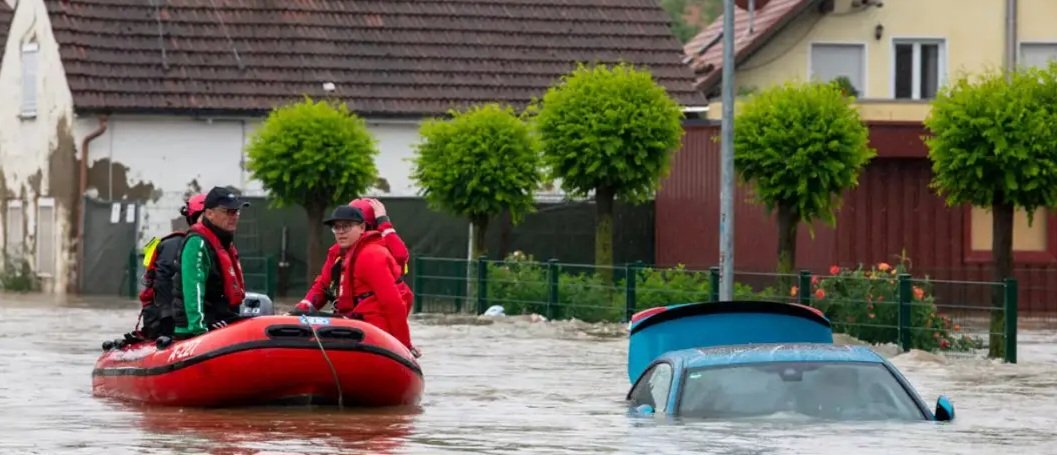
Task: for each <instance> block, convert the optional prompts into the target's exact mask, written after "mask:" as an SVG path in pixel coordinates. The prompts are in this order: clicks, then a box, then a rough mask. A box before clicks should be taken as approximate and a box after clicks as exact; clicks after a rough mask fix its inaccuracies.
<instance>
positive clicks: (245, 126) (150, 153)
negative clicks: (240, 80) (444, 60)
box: [74, 115, 418, 244]
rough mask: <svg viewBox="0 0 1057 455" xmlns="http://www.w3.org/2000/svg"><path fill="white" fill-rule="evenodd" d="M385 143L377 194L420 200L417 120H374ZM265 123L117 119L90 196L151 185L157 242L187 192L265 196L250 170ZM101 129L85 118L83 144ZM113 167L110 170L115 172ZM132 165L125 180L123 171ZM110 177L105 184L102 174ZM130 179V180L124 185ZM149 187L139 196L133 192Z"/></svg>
mask: <svg viewBox="0 0 1057 455" xmlns="http://www.w3.org/2000/svg"><path fill="white" fill-rule="evenodd" d="M368 124H369V127H370V129H371V132H372V133H374V135H375V138H376V139H377V140H378V147H379V155H378V157H377V158H376V166H377V167H378V171H379V174H380V175H381V176H382V177H383V178H385V179H386V180H387V181H388V182H389V184H390V192H389V193H382V192H375V193H374V194H376V195H392V196H414V195H415V191H416V189H415V187H414V185H412V183H411V180H410V177H409V175H410V166H411V164H410V162H409V161H408V159H409V158H410V157H411V156H412V154H413V149H412V144H414V143H415V142H416V141H417V140H418V124H417V123H415V122H389V121H384V122H369V123H368ZM259 125H260V119H253V118H244V119H238V118H224V119H221V118H215V119H200V118H191V117H177V116H145V115H140V116H134V115H119V116H111V117H110V118H109V120H108V126H107V130H106V132H105V133H103V134H102V135H101V136H99V137H97V138H95V139H94V140H93V141H92V142H91V143H90V144H89V156H88V166H89V168H91V169H92V172H91V176H90V179H89V182H90V184H89V190H88V191H89V192H90V194H96V195H98V197H99V198H100V199H103V200H120V199H122V198H131V199H136V198H141V197H144V189H143V188H145V187H146V186H147V185H149V186H150V187H151V191H149V193H152V194H151V195H150V199H151V200H150V202H149V203H148V204H147V205H146V207H145V209H144V210H143V213H142V216H141V218H140V225H141V227H140V236H139V239H137V241H138V242H139V243H140V244H143V243H144V242H146V241H147V240H149V239H150V238H151V237H153V236H158V235H162V234H165V233H167V232H169V230H170V228H171V225H170V223H171V220H172V218H174V217H176V216H179V215H178V210H179V207H180V206H181V205H182V204H183V198H184V194H185V193H186V192H189V191H191V190H192V188H193V187H194V185H195V184H197V188H198V189H200V190H201V191H208V190H209V188H212V187H213V186H223V185H231V186H235V187H237V188H240V189H241V190H242V191H243V192H244V193H246V194H249V195H263V194H264V191H263V188H262V186H261V184H260V182H259V181H256V180H254V179H253V178H252V177H251V176H250V174H249V173H248V172H246V171H244V170H243V169H242V166H243V162H244V160H245V152H244V150H245V144H246V143H247V142H248V141H249V140H250V138H251V135H252V133H253V131H254V130H255V129H256V128H257V127H258V126H259ZM98 126H99V120H98V119H97V118H96V117H89V116H84V117H82V118H78V119H77V120H76V122H75V125H74V131H75V136H76V137H77V138H78V140H80V139H81V138H83V137H85V136H86V135H88V134H89V133H91V132H92V131H94V130H95V129H96V128H98ZM108 163H109V166H108ZM121 166H124V167H127V168H128V170H127V172H125V173H124V174H123V173H122V171H121V169H120V167H121ZM100 169H103V170H108V171H104V173H105V174H109V175H108V176H107V177H106V178H103V179H100V174H99V170H100ZM122 179H124V180H123V181H122ZM138 184H141V185H143V186H141V187H140V189H139V190H132V191H125V192H123V191H122V189H124V188H130V187H132V188H134V187H136V185H138Z"/></svg>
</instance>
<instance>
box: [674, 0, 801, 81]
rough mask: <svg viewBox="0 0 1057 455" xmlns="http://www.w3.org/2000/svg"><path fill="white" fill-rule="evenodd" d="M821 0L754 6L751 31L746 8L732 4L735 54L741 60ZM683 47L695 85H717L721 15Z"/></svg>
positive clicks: (720, 61) (790, 0)
mask: <svg viewBox="0 0 1057 455" xmlns="http://www.w3.org/2000/svg"><path fill="white" fill-rule="evenodd" d="M820 1H821V0H771V1H770V2H768V3H767V4H766V6H764V7H763V8H756V11H755V15H754V18H753V33H751V34H750V33H748V32H749V12H748V11H746V10H744V9H741V8H738V7H735V8H734V49H735V51H734V56H735V62H736V63H738V64H740V63H742V62H743V61H745V59H747V58H749V56H751V55H752V53H753V52H755V51H756V50H758V49H759V48H760V47H761V46H763V45H764V44H766V43H767V41H768V40H770V39H771V38H772V37H774V36H775V34H776V33H778V32H779V31H781V29H782V28H783V27H785V26H786V25H787V24H788V23H789V22H790V21H792V20H793V19H794V18H796V17H797V16H798V15H799V14H800V13H802V12H804V11H807V10H808V9H809V8H811V7H812V6H815V5H817V4H818V3H819V2H820ZM683 51H684V52H685V53H686V55H687V59H688V60H689V61H690V66H691V68H693V70H694V72H695V73H696V75H697V78H696V80H695V86H696V87H697V88H698V89H699V90H701V91H702V92H703V93H705V94H709V93H710V92H712V91H713V90H714V89H716V88H717V87H718V85H719V84H720V82H721V79H722V75H723V16H722V15H720V17H719V18H717V19H716V20H715V21H713V22H712V23H711V24H709V26H708V27H706V28H705V29H704V30H703V31H702V32H701V33H698V34H697V36H695V37H694V38H693V39H691V40H690V41H689V42H687V43H686V45H685V46H684V47H683Z"/></svg>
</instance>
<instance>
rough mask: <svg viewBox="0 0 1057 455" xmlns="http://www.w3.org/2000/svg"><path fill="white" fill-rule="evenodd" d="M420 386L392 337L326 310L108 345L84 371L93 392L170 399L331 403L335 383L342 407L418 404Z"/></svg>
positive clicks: (178, 402)
mask: <svg viewBox="0 0 1057 455" xmlns="http://www.w3.org/2000/svg"><path fill="white" fill-rule="evenodd" d="M317 335H318V337H317ZM159 346H161V347H159ZM423 385H424V381H423V377H422V370H421V368H420V367H419V365H418V362H417V361H416V360H415V358H414V356H413V355H412V354H411V352H410V351H409V350H408V349H407V348H406V347H404V345H403V344H401V343H400V342H399V341H397V340H396V339H395V338H393V337H392V336H391V335H389V334H388V333H386V332H384V331H382V330H381V329H378V328H377V327H375V326H373V325H371V324H368V323H366V322H363V321H359V320H353V319H344V318H339V317H325V316H312V317H308V316H257V317H252V318H248V319H243V320H240V321H237V322H234V323H232V324H230V325H228V326H227V327H225V328H223V329H219V330H214V331H210V332H208V333H205V334H203V335H200V336H197V337H194V338H191V339H187V340H181V341H173V342H171V344H168V345H165V343H163V342H159V343H156V342H154V341H144V342H140V343H136V344H131V345H127V346H124V347H122V348H119V349H109V350H107V351H106V352H104V353H103V355H101V356H100V357H99V359H98V360H97V361H96V364H95V369H94V370H93V371H92V393H93V395H95V396H99V397H113V398H119V399H123V400H129V401H138V402H143V403H148V404H160V405H171V406H202V407H213V406H241V405H260V404H335V403H339V400H338V399H339V390H340V397H341V402H340V403H341V404H343V405H344V406H372V407H373V406H401V405H416V404H418V401H419V399H420V397H421V395H422V389H423Z"/></svg>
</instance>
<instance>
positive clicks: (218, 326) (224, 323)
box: [209, 321, 228, 330]
mask: <svg viewBox="0 0 1057 455" xmlns="http://www.w3.org/2000/svg"><path fill="white" fill-rule="evenodd" d="M227 326H228V322H227V321H217V322H214V323H212V324H210V325H209V330H217V329H222V328H224V327H227Z"/></svg>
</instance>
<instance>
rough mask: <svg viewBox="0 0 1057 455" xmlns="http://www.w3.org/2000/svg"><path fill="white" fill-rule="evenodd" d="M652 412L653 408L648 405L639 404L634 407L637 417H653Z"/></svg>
mask: <svg viewBox="0 0 1057 455" xmlns="http://www.w3.org/2000/svg"><path fill="white" fill-rule="evenodd" d="M654 412H655V410H654V409H653V406H650V405H648V404H640V405H638V406H636V407H635V413H636V414H638V415H643V416H649V415H653V413H654Z"/></svg>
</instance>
